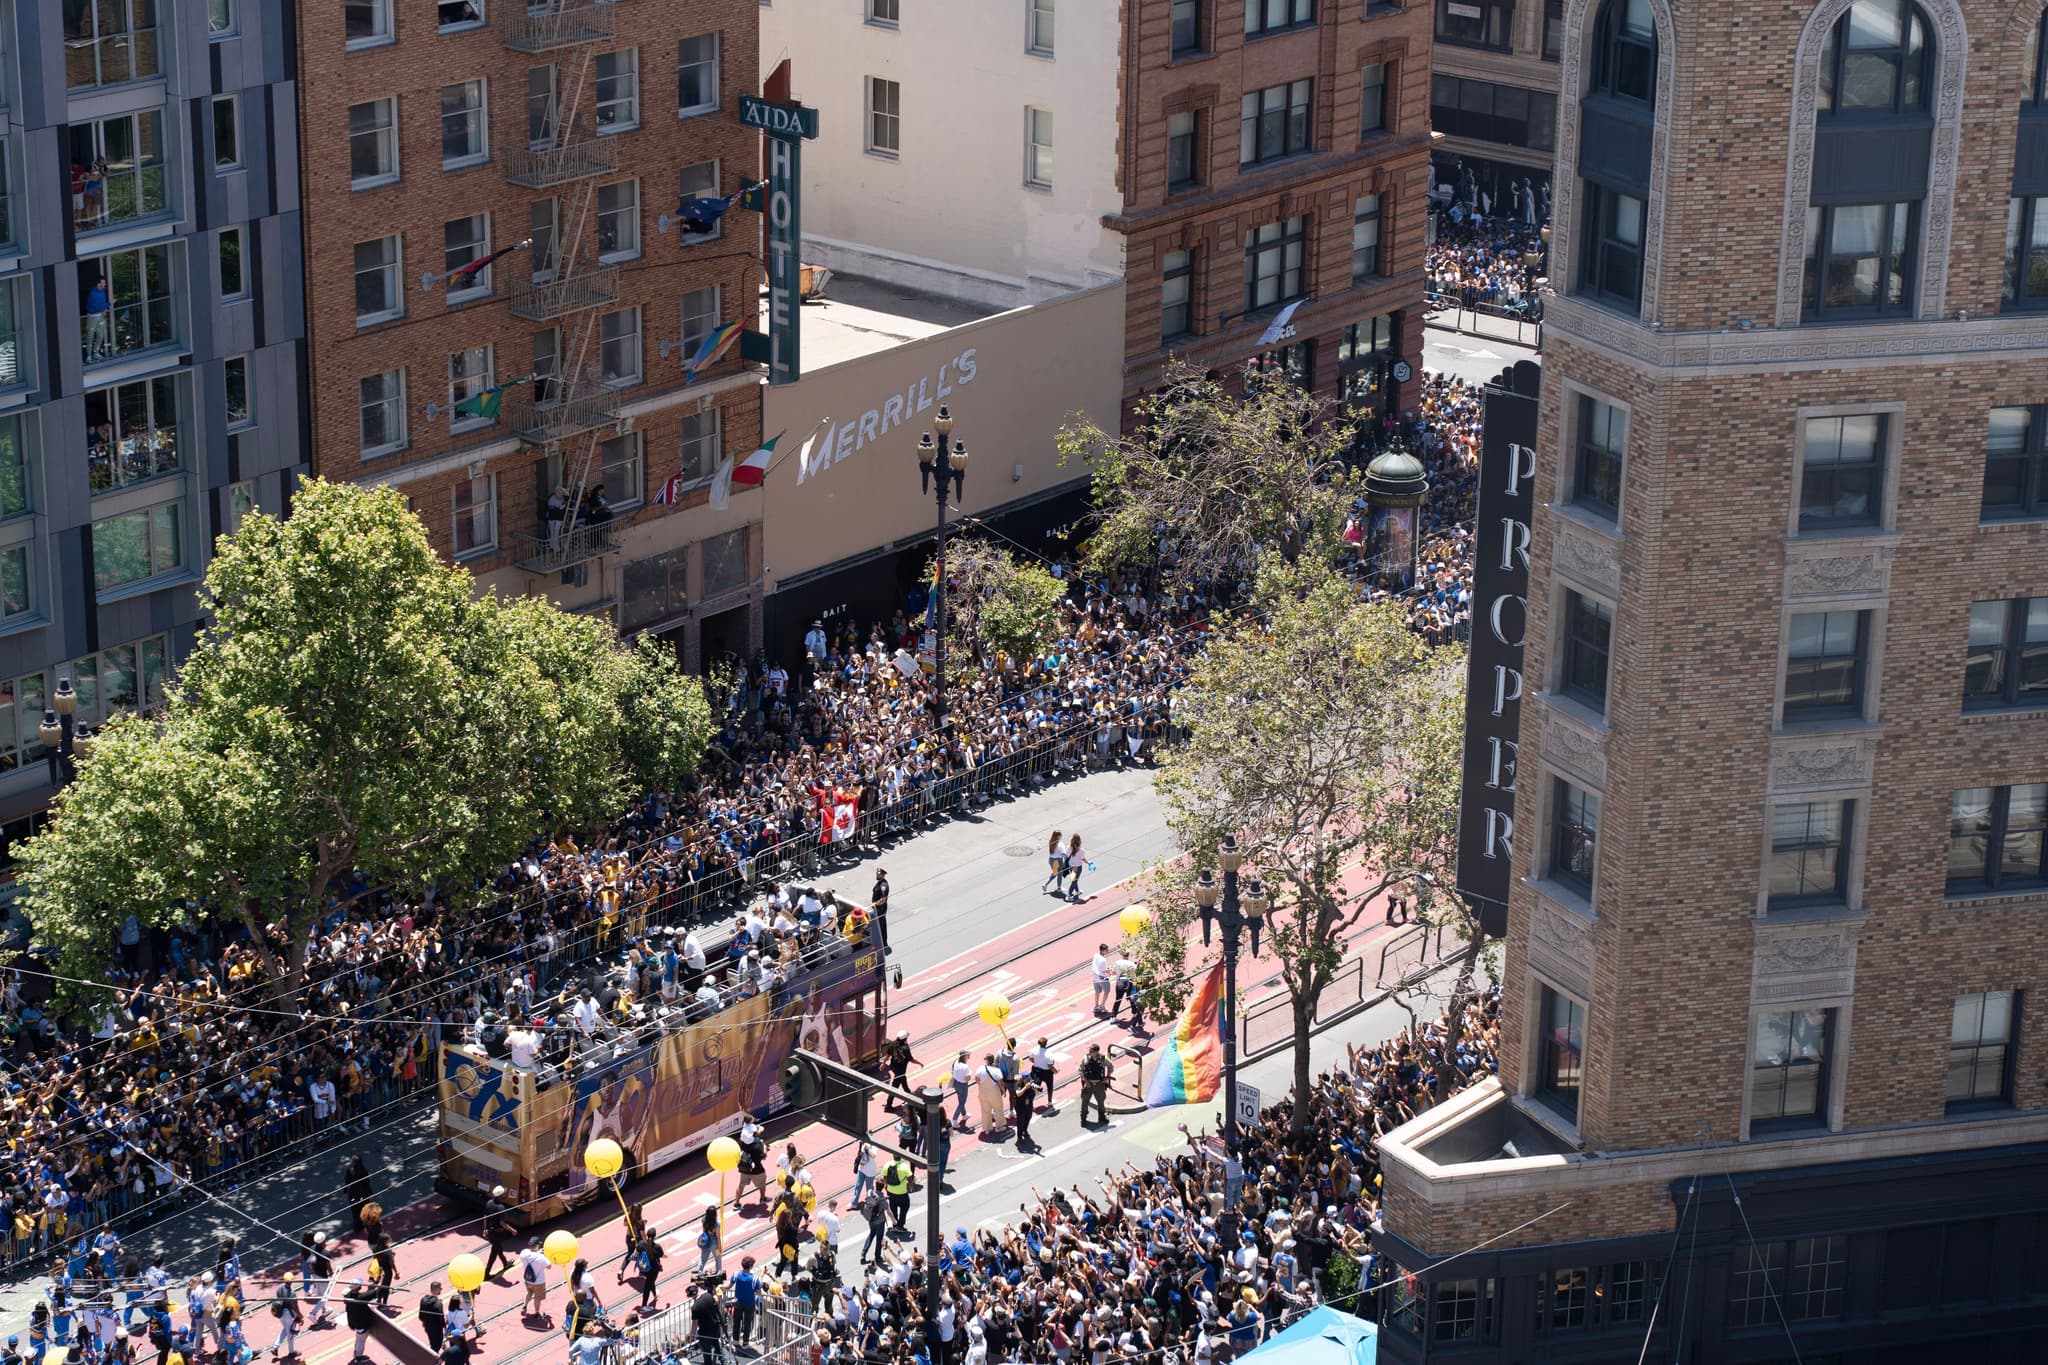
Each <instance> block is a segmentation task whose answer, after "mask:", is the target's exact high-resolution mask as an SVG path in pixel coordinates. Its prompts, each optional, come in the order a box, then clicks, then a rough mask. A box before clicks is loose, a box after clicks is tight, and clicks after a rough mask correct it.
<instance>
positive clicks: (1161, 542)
mask: <svg viewBox="0 0 2048 1365" xmlns="http://www.w3.org/2000/svg"><path fill="white" fill-rule="evenodd" d="M1355 431H1356V422H1355V421H1354V420H1353V419H1352V418H1351V416H1350V415H1349V414H1348V413H1345V412H1342V411H1340V410H1337V409H1335V408H1333V407H1332V406H1331V405H1330V404H1328V403H1327V402H1325V401H1324V400H1322V399H1320V398H1317V397H1316V396H1315V395H1314V394H1311V393H1307V392H1304V391H1303V390H1302V389H1300V388H1298V387H1296V386H1295V385H1294V384H1293V383H1291V382H1289V381H1287V380H1285V379H1280V378H1268V377H1258V378H1257V379H1256V380H1254V379H1252V378H1251V377H1249V376H1248V377H1246V380H1245V383H1244V384H1243V385H1241V386H1240V385H1238V384H1236V383H1234V382H1226V381H1225V380H1221V379H1214V378H1210V377H1209V376H1208V375H1206V374H1204V373H1202V372H1201V371H1200V370H1197V369H1194V368H1192V367H1190V366H1187V365H1184V364H1179V363H1175V364H1173V365H1172V366H1171V367H1170V368H1169V369H1168V371H1167V373H1166V376H1165V378H1164V380H1163V381H1162V382H1161V384H1160V386H1159V388H1157V389H1156V390H1154V391H1153V392H1152V393H1150V394H1148V395H1147V396H1146V397H1144V398H1143V399H1141V400H1139V402H1138V404H1137V410H1136V412H1135V414H1134V420H1132V421H1131V422H1130V423H1129V424H1128V425H1127V426H1126V428H1125V433H1126V434H1124V435H1122V436H1113V435H1111V434H1110V433H1109V432H1107V431H1105V430H1104V429H1103V428H1102V427H1100V426H1098V425H1097V424H1096V423H1095V422H1093V421H1091V420H1088V419H1086V418H1083V419H1082V420H1080V421H1078V422H1076V423H1073V424H1071V425H1069V426H1066V427H1063V428H1061V430H1060V432H1059V434H1058V436H1057V437H1056V438H1055V439H1056V442H1057V444H1058V447H1059V451H1060V458H1061V463H1063V464H1066V463H1085V464H1086V465H1087V466H1088V469H1089V476H1090V485H1091V494H1092V497H1093V501H1094V504H1095V509H1096V525H1095V528H1094V530H1093V532H1092V534H1091V536H1090V539H1089V542H1088V559H1089V562H1090V564H1091V565H1092V566H1093V567H1095V568H1098V569H1117V568H1122V567H1125V566H1130V565H1141V566H1153V565H1156V566H1158V567H1160V568H1161V569H1163V570H1165V571H1167V572H1168V574H1169V575H1170V576H1171V577H1173V578H1175V579H1177V580H1178V581H1181V582H1198V581H1202V580H1205V579H1213V578H1219V577H1225V576H1229V575H1233V574H1238V573H1246V572H1249V571H1250V569H1251V567H1252V566H1253V565H1254V564H1256V563H1257V561H1258V558H1259V554H1260V552H1261V551H1262V550H1264V549H1281V550H1284V551H1285V552H1287V553H1288V554H1289V555H1293V554H1296V553H1298V552H1299V551H1301V550H1302V549H1304V548H1310V547H1312V548H1314V549H1315V550H1316V551H1317V552H1318V553H1319V554H1322V555H1325V556H1328V557H1334V556H1335V554H1336V553H1337V550H1338V547H1339V546H1340V544H1341V532H1342V530H1343V527H1344V511H1345V508H1346V506H1347V505H1348V503H1349V501H1350V493H1349V481H1348V480H1347V478H1346V476H1345V468H1346V467H1345V460H1344V457H1345V453H1346V451H1348V450H1349V449H1350V446H1351V442H1352V438H1353V435H1354V433H1355Z"/></svg>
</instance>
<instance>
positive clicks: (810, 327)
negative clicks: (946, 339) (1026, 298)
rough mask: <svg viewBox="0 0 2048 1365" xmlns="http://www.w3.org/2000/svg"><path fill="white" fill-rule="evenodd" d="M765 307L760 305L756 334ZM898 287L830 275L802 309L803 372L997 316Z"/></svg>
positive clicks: (957, 301)
mask: <svg viewBox="0 0 2048 1365" xmlns="http://www.w3.org/2000/svg"><path fill="white" fill-rule="evenodd" d="M767 311H768V301H767V297H766V295H763V297H762V300H761V321H760V323H759V324H758V326H759V327H760V329H761V330H762V331H766V330H767V328H768V323H767ZM1002 311H1003V310H1002V309H1000V308H990V307H987V306H985V305H982V304H978V303H968V302H964V301H962V300H960V299H954V298H947V297H945V296H943V295H940V294H928V293H925V292H924V291H923V290H919V289H910V288H906V287H905V286H903V285H900V284H884V283H882V282H881V281H879V280H868V279H862V278H860V277H859V276H856V275H840V274H834V275H833V276H832V278H831V279H830V280H829V281H827V282H826V285H825V296H824V297H823V298H822V299H816V300H813V301H812V302H809V303H806V304H805V305H804V315H803V329H804V353H803V354H804V369H805V370H807V371H808V370H822V369H824V368H825V367H826V366H827V365H836V364H838V363H839V362H840V361H842V360H855V359H858V358H859V357H861V356H864V355H872V354H873V353H874V352H876V351H886V350H888V349H889V348H890V347H892V346H900V345H902V344H903V343H904V342H906V341H917V340H920V339H922V338H924V337H928V336H931V335H933V334H935V333H938V332H943V331H945V330H946V329H947V328H949V327H958V326H959V325H960V324H961V323H963V322H973V321H974V320H975V319H976V318H986V317H993V316H995V315H996V314H997V313H1000V312H1002Z"/></svg>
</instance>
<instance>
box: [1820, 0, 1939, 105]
mask: <svg viewBox="0 0 2048 1365" xmlns="http://www.w3.org/2000/svg"><path fill="white" fill-rule="evenodd" d="M1881 2H1882V0H1880V3H1881ZM1899 7H1900V9H1901V10H1902V11H1903V14H1902V16H1901V27H1900V32H1899V35H1898V42H1897V43H1896V44H1895V45H1893V46H1890V47H1882V48H1866V49H1863V55H1864V57H1865V58H1866V59H1868V58H1869V57H1870V56H1871V55H1872V54H1880V53H1882V54H1887V59H1888V60H1891V61H1892V62H1893V63H1894V65H1893V70H1892V78H1891V86H1892V89H1891V98H1890V102H1889V104H1885V105H1879V104H1864V105H1858V106H1856V107H1854V108H1850V109H1841V108H1838V107H1837V105H1838V100H1839V97H1840V96H1841V95H1842V93H1843V92H1844V91H1845V90H1846V89H1847V88H1848V87H1847V85H1846V84H1845V79H1846V77H1847V75H1848V67H1849V63H1850V62H1851V61H1852V60H1853V59H1854V58H1855V56H1856V54H1855V53H1852V52H1851V51H1850V49H1849V46H1848V44H1847V43H1846V42H1844V41H1843V39H1844V38H1845V37H1846V36H1847V35H1848V33H1849V29H1850V25H1849V20H1850V18H1851V13H1850V11H1846V10H1845V11H1844V12H1843V14H1842V17H1841V18H1839V19H1837V20H1835V23H1834V27H1832V28H1830V29H1829V30H1828V36H1827V42H1826V43H1825V44H1824V45H1823V46H1822V48H1821V56H1820V68H1821V69H1820V95H1819V98H1818V99H1817V100H1816V101H1815V113H1816V115H1817V116H1818V117H1820V118H1873V119H1877V118H1898V117H1902V116H1903V117H1912V116H1924V115H1925V114H1926V113H1927V105H1928V96H1929V93H1930V91H1931V89H1932V85H1933V78H1934V54H1935V40H1934V26H1933V25H1932V24H1930V23H1928V22H1927V16H1926V15H1925V14H1923V13H1921V11H1920V7H1919V6H1918V5H1916V4H1913V3H1912V0H1899ZM1916 29H1917V30H1918V37H1919V42H1920V46H1919V52H1918V55H1917V57H1915V56H1913V55H1912V53H1913V49H1912V43H1913V38H1914V31H1915V30H1916ZM1916 63H1917V65H1918V68H1919V69H1918V70H1917V71H1916V70H1913V69H1912V68H1913V67H1914V65H1915V64H1916Z"/></svg>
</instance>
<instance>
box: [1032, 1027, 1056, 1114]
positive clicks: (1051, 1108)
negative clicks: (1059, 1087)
mask: <svg viewBox="0 0 2048 1365" xmlns="http://www.w3.org/2000/svg"><path fill="white" fill-rule="evenodd" d="M1046 1041H1047V1040H1046V1039H1044V1038H1040V1039H1039V1040H1038V1046H1037V1047H1035V1048H1032V1049H1031V1081H1032V1084H1034V1085H1036V1086H1037V1087H1038V1088H1039V1089H1040V1090H1042V1091H1044V1092H1045V1112H1046V1113H1048V1114H1057V1113H1058V1112H1059V1107H1058V1106H1057V1105H1055V1104H1054V1103H1053V1102H1052V1082H1053V1061H1052V1049H1051V1048H1050V1047H1048V1046H1046Z"/></svg>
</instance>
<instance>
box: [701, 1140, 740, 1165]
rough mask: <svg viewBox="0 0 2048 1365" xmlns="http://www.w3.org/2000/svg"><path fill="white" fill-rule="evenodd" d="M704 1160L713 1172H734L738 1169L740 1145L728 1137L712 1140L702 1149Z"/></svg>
mask: <svg viewBox="0 0 2048 1365" xmlns="http://www.w3.org/2000/svg"><path fill="white" fill-rule="evenodd" d="M704 1159H705V1160H706V1161H708V1162H710V1163H711V1169H712V1170H714V1171H736V1170H738V1169H739V1168H740V1145H739V1144H738V1143H737V1142H734V1141H733V1140H732V1139H731V1138H729V1137H722V1138H714V1139H712V1142H711V1145H710V1146H709V1147H706V1148H705V1149H704Z"/></svg>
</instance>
